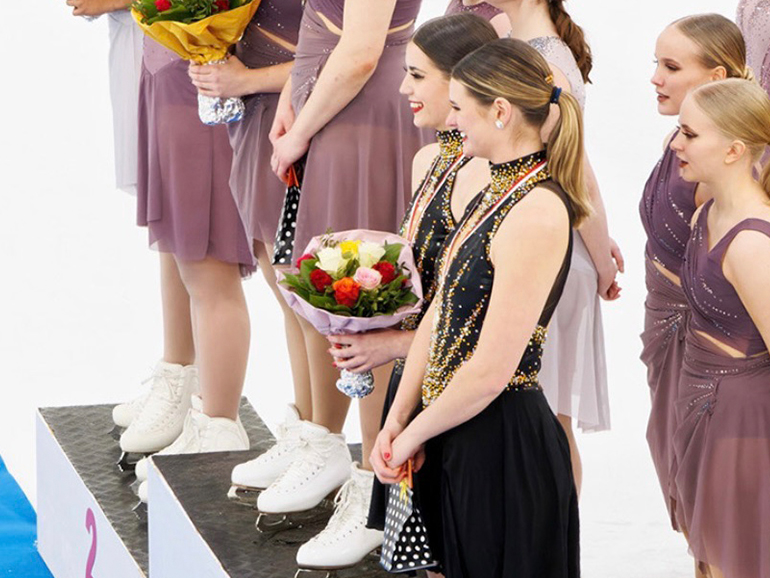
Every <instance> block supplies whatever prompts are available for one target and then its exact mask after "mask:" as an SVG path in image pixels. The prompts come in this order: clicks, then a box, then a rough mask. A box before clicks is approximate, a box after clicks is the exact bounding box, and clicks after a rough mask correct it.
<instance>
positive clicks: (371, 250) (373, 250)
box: [358, 241, 385, 267]
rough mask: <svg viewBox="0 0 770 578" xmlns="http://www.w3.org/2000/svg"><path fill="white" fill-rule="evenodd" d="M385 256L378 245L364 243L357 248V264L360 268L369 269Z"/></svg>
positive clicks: (383, 250) (382, 249)
mask: <svg viewBox="0 0 770 578" xmlns="http://www.w3.org/2000/svg"><path fill="white" fill-rule="evenodd" d="M384 254H385V249H384V248H383V247H382V245H380V244H379V243H371V242H369V241H365V242H363V243H361V244H360V245H359V246H358V262H359V263H360V264H361V267H371V266H372V265H374V264H375V263H378V262H379V260H380V259H382V256H383V255H384Z"/></svg>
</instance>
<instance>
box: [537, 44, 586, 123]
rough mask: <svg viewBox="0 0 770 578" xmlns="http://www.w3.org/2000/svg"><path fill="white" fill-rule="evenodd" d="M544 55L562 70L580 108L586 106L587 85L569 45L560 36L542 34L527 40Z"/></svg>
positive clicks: (549, 61) (552, 64) (549, 62)
mask: <svg viewBox="0 0 770 578" xmlns="http://www.w3.org/2000/svg"><path fill="white" fill-rule="evenodd" d="M527 44H529V45H530V46H531V47H532V48H534V49H535V50H537V51H538V52H539V53H540V54H542V55H543V58H545V59H546V61H547V62H548V64H550V65H551V66H553V67H555V68H558V69H559V70H561V71H562V73H563V74H564V76H566V77H567V80H568V81H569V90H570V92H571V93H572V96H574V97H575V98H576V99H577V101H578V103H580V108H582V109H585V106H586V85H585V82H583V75H582V74H581V72H580V69H579V68H578V65H577V62H576V61H575V57H574V55H573V54H572V51H571V50H570V49H569V46H567V44H566V43H565V42H564V41H563V40H562V39H561V38H559V37H558V36H540V37H539V38H533V39H532V40H530V41H529V42H527Z"/></svg>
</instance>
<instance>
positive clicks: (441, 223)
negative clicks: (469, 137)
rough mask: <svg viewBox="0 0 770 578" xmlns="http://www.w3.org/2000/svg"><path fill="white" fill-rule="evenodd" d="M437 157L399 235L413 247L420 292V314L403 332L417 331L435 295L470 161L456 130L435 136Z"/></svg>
mask: <svg viewBox="0 0 770 578" xmlns="http://www.w3.org/2000/svg"><path fill="white" fill-rule="evenodd" d="M436 139H437V140H438V144H439V154H438V156H437V157H436V158H435V159H433V162H432V163H431V166H430V169H429V170H428V173H427V174H426V175H425V178H424V179H423V181H422V183H421V184H420V186H419V188H418V189H417V192H416V194H415V195H414V197H412V201H411V203H410V204H409V207H407V209H406V214H405V215H404V220H403V222H402V223H401V228H400V231H399V234H400V235H401V236H402V237H404V238H406V239H408V240H409V242H410V244H411V245H412V249H413V251H414V258H415V267H416V268H417V274H418V275H419V276H420V281H421V282H422V288H423V299H424V301H423V306H422V310H421V312H420V313H418V314H416V315H413V316H412V317H409V318H407V319H406V320H405V321H404V322H403V325H402V327H403V329H416V328H417V326H418V325H419V324H420V320H421V319H422V317H423V315H424V313H425V311H427V310H428V307H430V303H431V301H432V300H433V296H434V294H435V292H436V264H437V262H438V260H439V256H440V251H441V247H443V245H444V241H445V240H446V238H447V237H448V236H449V234H450V233H451V232H452V230H454V228H455V224H456V223H455V219H454V216H453V215H452V191H453V190H454V184H455V179H456V178H457V173H458V172H459V170H460V169H461V168H463V167H464V166H465V165H466V164H467V163H468V162H469V161H470V160H471V159H470V157H466V156H464V155H463V143H462V136H461V135H460V133H459V132H458V131H456V130H448V131H442V132H438V133H436Z"/></svg>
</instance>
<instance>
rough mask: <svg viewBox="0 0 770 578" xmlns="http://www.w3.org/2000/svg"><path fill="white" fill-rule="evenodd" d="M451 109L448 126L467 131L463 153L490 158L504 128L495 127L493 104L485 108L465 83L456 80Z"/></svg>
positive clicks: (450, 95) (450, 97) (451, 94)
mask: <svg viewBox="0 0 770 578" xmlns="http://www.w3.org/2000/svg"><path fill="white" fill-rule="evenodd" d="M449 100H450V103H451V111H450V113H449V117H448V118H447V121H446V123H447V126H449V127H450V128H456V129H458V130H459V131H460V132H461V133H463V152H464V153H465V154H466V155H468V156H475V157H481V158H483V159H489V158H491V156H492V153H493V151H494V150H495V146H496V144H497V143H498V141H499V138H500V134H498V133H501V132H502V131H500V130H498V129H496V128H495V115H494V113H493V111H492V108H493V107H485V106H483V105H482V104H480V103H479V102H478V100H476V99H475V98H474V97H473V95H471V93H470V92H469V91H468V89H467V88H465V86H463V85H462V84H461V83H460V82H458V81H456V80H454V79H452V80H451V81H449Z"/></svg>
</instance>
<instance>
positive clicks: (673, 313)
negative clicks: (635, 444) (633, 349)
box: [641, 257, 690, 529]
mask: <svg viewBox="0 0 770 578" xmlns="http://www.w3.org/2000/svg"><path fill="white" fill-rule="evenodd" d="M645 267H646V283H647V299H646V300H645V302H644V308H645V315H644V332H643V333H642V336H641V337H642V344H643V349H642V355H641V359H642V361H643V362H644V364H645V365H646V366H647V383H648V384H649V386H650V397H651V402H652V404H651V409H650V419H649V421H648V423H647V443H648V444H649V446H650V454H651V455H652V462H653V464H655V471H656V472H657V474H658V480H659V481H660V487H661V489H662V490H663V497H664V499H665V501H666V507H667V508H668V513H669V515H670V516H671V524H672V525H673V527H674V529H678V528H677V525H676V517H675V514H674V512H675V508H676V506H675V503H674V502H675V497H676V491H675V490H674V488H673V487H672V484H673V479H672V475H673V470H674V468H675V465H674V461H675V460H674V448H673V439H674V432H675V431H676V425H677V421H676V400H677V395H678V388H679V376H680V374H681V372H682V359H683V358H684V336H685V330H686V328H687V322H688V320H689V317H690V313H689V307H688V305H687V301H686V299H685V296H684V293H683V291H682V288H681V287H679V286H678V285H676V284H674V283H672V282H671V281H670V280H669V279H667V278H666V277H665V276H664V275H663V274H662V273H661V272H660V271H658V269H657V267H655V264H654V263H653V261H652V259H650V258H649V257H648V258H647V259H646V262H645Z"/></svg>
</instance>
